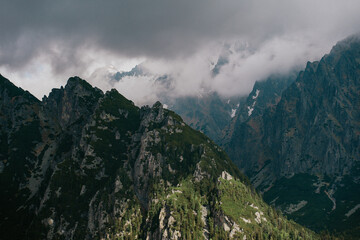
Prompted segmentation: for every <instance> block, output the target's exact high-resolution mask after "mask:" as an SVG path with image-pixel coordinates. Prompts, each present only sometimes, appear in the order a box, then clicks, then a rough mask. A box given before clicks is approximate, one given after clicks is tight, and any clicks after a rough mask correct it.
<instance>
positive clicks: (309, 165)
mask: <svg viewBox="0 0 360 240" xmlns="http://www.w3.org/2000/svg"><path fill="white" fill-rule="evenodd" d="M359 59H360V41H359V38H358V37H350V38H348V39H346V40H344V41H342V42H340V43H338V44H337V45H336V46H335V47H334V48H333V49H332V51H331V52H330V54H328V55H325V56H324V57H323V58H322V59H321V60H320V61H319V62H313V63H308V64H307V66H306V69H305V70H304V71H302V72H300V74H299V75H298V77H297V80H296V82H294V83H293V84H292V85H291V86H290V87H289V88H288V89H287V90H285V91H284V92H283V94H282V97H281V100H280V101H279V103H278V104H277V105H276V106H274V107H269V108H267V109H266V110H265V111H264V113H263V114H262V115H260V116H253V117H251V118H249V119H248V120H247V121H245V122H243V123H241V124H239V125H238V126H237V129H236V130H235V132H234V134H233V136H232V138H231V141H230V142H229V143H228V145H227V147H226V148H227V151H228V153H229V155H230V157H231V158H232V159H233V160H234V161H235V163H236V164H237V165H238V166H239V167H240V168H241V169H243V170H244V171H245V172H246V173H247V174H248V175H249V176H250V177H251V181H252V182H253V183H254V184H255V186H256V187H258V188H259V189H261V191H263V192H264V197H265V199H266V200H268V201H269V202H272V203H274V204H275V205H277V206H279V207H281V208H282V209H283V210H284V211H285V212H287V213H288V214H289V215H290V216H292V217H294V218H295V219H297V220H299V221H300V222H302V223H304V224H307V225H308V226H312V227H313V228H315V229H323V228H330V229H331V228H335V229H337V230H339V231H340V230H345V229H350V230H351V231H354V232H356V231H357V232H358V231H359V225H358V224H355V222H359V221H358V220H359V216H360V215H359V214H360V213H359V212H357V209H358V208H357V206H358V204H359V203H360V198H359V197H360V196H359V194H358V192H359V191H358V189H359V187H360V186H359V181H358V180H359V172H358V169H359V160H360V158H359V156H360V154H359V153H360V135H359V133H360V61H359ZM299 181H300V182H299ZM284 191H287V193H286V194H285V193H284ZM339 221H340V222H341V224H336V222H339Z"/></svg>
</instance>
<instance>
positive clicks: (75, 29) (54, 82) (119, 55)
mask: <svg viewBox="0 0 360 240" xmlns="http://www.w3.org/2000/svg"><path fill="white" fill-rule="evenodd" d="M0 6H1V7H0V30H1V32H2V41H1V44H0V72H1V73H3V75H5V76H7V77H9V78H11V79H13V81H14V82H15V83H16V84H18V85H20V86H21V87H23V88H24V89H29V90H30V91H31V92H33V93H34V94H35V95H36V96H37V97H38V98H41V97H42V95H44V94H47V93H48V92H49V91H50V90H51V89H52V88H53V87H56V86H58V85H59V84H64V83H65V81H66V79H67V78H68V77H69V76H72V75H79V76H81V77H85V78H87V79H89V81H90V82H92V83H93V84H95V85H97V86H100V87H102V88H103V89H106V88H111V87H116V88H117V89H118V90H119V91H120V92H121V93H123V94H124V95H125V96H128V97H130V98H132V99H133V100H134V101H135V102H138V103H140V104H144V103H147V102H148V103H151V101H154V100H155V99H156V98H157V97H158V95H159V94H161V91H160V92H159V90H158V89H159V86H158V85H157V84H156V83H154V79H153V78H151V77H150V78H149V77H148V78H137V79H135V81H134V79H133V78H127V79H124V81H122V82H121V83H119V84H116V85H114V84H113V85H111V84H108V83H107V82H104V80H103V79H101V78H95V77H93V78H89V77H90V76H94V75H93V73H94V72H95V71H96V70H98V69H99V68H103V67H108V66H113V67H114V68H115V69H116V70H120V71H121V70H130V69H131V68H132V67H134V66H135V65H136V64H139V63H142V65H143V66H145V67H146V68H147V69H148V70H149V71H150V72H151V73H152V74H153V75H164V74H166V75H171V76H172V78H171V79H172V83H171V88H170V89H168V90H170V91H171V94H172V95H177V96H182V95H189V94H190V95H194V94H198V93H199V91H201V90H203V89H205V90H209V91H217V92H219V93H220V94H222V95H239V94H240V95H245V94H247V93H249V92H250V90H251V88H252V86H253V84H254V82H255V81H256V80H262V79H263V78H266V77H267V76H268V75H269V74H272V73H286V72H287V71H289V70H290V69H292V68H293V67H304V66H305V64H306V61H308V60H309V61H312V60H316V59H319V58H320V57H321V56H322V55H323V54H324V53H326V52H328V51H329V50H330V48H331V46H332V45H334V44H335V43H336V42H337V41H338V40H340V39H342V38H345V37H346V36H348V35H351V34H354V33H357V32H359V30H360V27H359V25H358V24H357V23H358V22H359V20H360V16H359V15H358V9H360V3H359V2H358V1H355V0H350V1H346V2H339V1H333V0H331V1H325V0H320V1H316V2H313V1H308V0H306V1H291V2H289V1H284V0H277V1H233V0H229V1H222V2H219V1H204V0H199V1H195V2H194V1H181V2H179V1H171V2H168V1H162V0H161V1H160V0H159V1H151V2H148V1H120V2H118V1H107V2H100V1H95V0H90V1H77V2H72V1H61V2H48V1H44V0H36V1H32V2H31V3H27V2H22V1H7V0H5V1H2V2H1V3H0ZM223 55H226V57H227V58H228V59H227V62H228V63H227V64H226V65H225V66H224V67H223V68H222V69H221V71H220V72H219V74H218V75H217V76H215V77H213V76H211V72H210V71H209V69H211V67H213V65H214V64H216V62H217V60H218V58H219V56H223ZM144 96H145V99H146V100H145V101H144V102H141V101H140V99H143V98H144Z"/></svg>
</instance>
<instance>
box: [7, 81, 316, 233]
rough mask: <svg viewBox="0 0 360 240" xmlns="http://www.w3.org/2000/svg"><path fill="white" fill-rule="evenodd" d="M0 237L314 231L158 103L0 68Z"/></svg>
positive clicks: (202, 136) (201, 135)
mask: <svg viewBox="0 0 360 240" xmlns="http://www.w3.org/2000/svg"><path fill="white" fill-rule="evenodd" d="M0 146H1V148H0V180H1V185H0V203H1V206H2V207H1V208H0V219H1V220H0V221H1V222H0V239H295V238H296V239H320V237H319V235H317V234H316V233H314V232H312V231H311V230H308V229H306V228H304V227H302V226H300V225H298V224H296V223H295V222H293V221H291V220H288V219H287V218H285V217H283V216H282V214H281V213H279V212H278V211H277V210H275V209H274V208H272V207H270V206H269V205H267V204H266V203H265V202H264V201H263V200H262V198H261V196H260V195H259V194H258V193H257V192H256V191H255V189H254V188H252V187H251V185H250V182H249V180H248V179H247V177H245V176H244V175H243V174H242V173H241V172H240V170H239V169H238V168H237V167H236V166H235V165H234V164H233V163H232V161H231V160H230V159H229V157H228V156H227V155H226V153H225V152H224V151H223V150H222V149H221V148H220V147H219V146H217V145H216V144H215V143H214V142H213V141H212V140H210V139H209V138H208V137H206V136H205V135H204V134H202V133H201V132H198V131H196V130H193V129H192V128H190V127H189V126H188V125H187V124H185V123H184V121H183V120H182V118H181V117H180V116H178V115H177V114H175V113H174V112H173V111H170V110H167V109H164V108H163V104H161V103H160V102H157V103H155V104H154V105H153V106H152V107H149V106H144V107H141V108H139V107H137V106H135V105H134V103H133V102H131V101H130V100H128V99H126V98H125V97H123V96H122V95H121V94H119V93H118V92H117V91H116V90H114V89H113V90H111V91H108V92H106V93H103V92H102V91H101V90H100V89H98V88H94V87H92V86H91V85H90V84H89V83H87V82H86V81H84V80H82V79H80V78H78V77H73V78H70V79H69V80H68V82H67V84H66V86H65V87H61V88H60V89H53V90H52V91H51V93H50V94H49V96H48V97H44V98H43V99H42V101H40V100H38V99H36V98H35V97H34V96H32V95H31V94H30V93H29V92H27V91H24V90H22V89H21V88H18V87H16V86H15V85H14V84H12V83H11V82H10V81H9V80H8V79H6V78H4V77H3V76H1V75H0Z"/></svg>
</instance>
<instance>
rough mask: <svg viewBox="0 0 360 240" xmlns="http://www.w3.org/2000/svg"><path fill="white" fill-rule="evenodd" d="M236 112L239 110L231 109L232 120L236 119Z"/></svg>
mask: <svg viewBox="0 0 360 240" xmlns="http://www.w3.org/2000/svg"><path fill="white" fill-rule="evenodd" d="M236 110H237V109H231V114H230V116H231V118H234V117H235V114H236Z"/></svg>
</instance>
